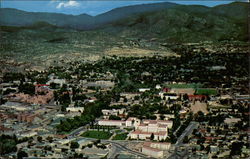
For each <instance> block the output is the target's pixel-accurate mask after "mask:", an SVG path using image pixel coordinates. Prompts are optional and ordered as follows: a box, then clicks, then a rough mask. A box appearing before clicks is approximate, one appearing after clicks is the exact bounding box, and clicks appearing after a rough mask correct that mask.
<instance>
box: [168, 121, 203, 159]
mask: <svg viewBox="0 0 250 159" xmlns="http://www.w3.org/2000/svg"><path fill="white" fill-rule="evenodd" d="M198 125H199V123H198V122H190V124H189V125H188V127H187V128H186V129H185V130H184V131H183V133H182V134H181V136H180V137H179V138H178V139H177V142H176V143H175V145H174V147H172V148H173V152H171V153H172V155H171V156H169V157H168V159H183V158H185V156H186V155H187V154H188V150H187V149H186V148H185V147H184V149H180V147H181V146H183V139H184V137H185V136H189V135H190V134H191V133H192V132H193V130H194V129H196V128H197V127H198Z"/></svg>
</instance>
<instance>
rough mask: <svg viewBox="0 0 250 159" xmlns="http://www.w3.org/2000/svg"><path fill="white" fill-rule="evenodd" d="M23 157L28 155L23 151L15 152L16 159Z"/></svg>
mask: <svg viewBox="0 0 250 159" xmlns="http://www.w3.org/2000/svg"><path fill="white" fill-rule="evenodd" d="M23 157H28V154H27V153H26V152H25V151H19V152H18V153H17V159H23Z"/></svg>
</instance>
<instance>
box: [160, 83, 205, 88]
mask: <svg viewBox="0 0 250 159" xmlns="http://www.w3.org/2000/svg"><path fill="white" fill-rule="evenodd" d="M165 87H167V88H199V87H202V84H200V83H188V84H167V85H165Z"/></svg>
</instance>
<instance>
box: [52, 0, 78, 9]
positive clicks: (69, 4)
mask: <svg viewBox="0 0 250 159" xmlns="http://www.w3.org/2000/svg"><path fill="white" fill-rule="evenodd" d="M79 6H80V3H78V2H77V1H74V0H69V1H67V2H60V3H59V4H58V5H57V6H56V8H57V9H61V8H72V7H79Z"/></svg>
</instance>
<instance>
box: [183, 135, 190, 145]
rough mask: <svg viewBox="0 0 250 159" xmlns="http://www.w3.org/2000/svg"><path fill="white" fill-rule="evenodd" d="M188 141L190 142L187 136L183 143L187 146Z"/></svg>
mask: <svg viewBox="0 0 250 159" xmlns="http://www.w3.org/2000/svg"><path fill="white" fill-rule="evenodd" d="M188 141H189V138H188V136H185V137H184V139H183V143H185V144H186V143H188Z"/></svg>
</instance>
